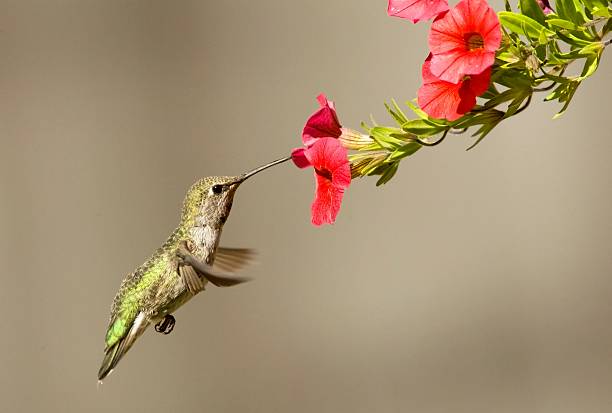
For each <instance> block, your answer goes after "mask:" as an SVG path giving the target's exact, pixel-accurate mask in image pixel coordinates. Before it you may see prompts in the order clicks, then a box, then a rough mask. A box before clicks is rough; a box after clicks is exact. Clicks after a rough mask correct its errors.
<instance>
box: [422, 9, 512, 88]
mask: <svg viewBox="0 0 612 413" xmlns="http://www.w3.org/2000/svg"><path fill="white" fill-rule="evenodd" d="M500 44H501V29H500V24H499V19H498V17H497V14H496V13H495V11H494V10H493V9H492V8H491V7H490V6H489V5H488V4H487V2H486V0H461V1H460V2H459V3H457V5H456V6H455V7H454V8H453V9H452V10H450V11H449V12H447V13H445V14H444V15H441V16H440V17H438V18H437V19H436V20H435V21H434V22H433V23H432V25H431V31H430V32H429V50H430V51H431V53H432V55H433V57H432V59H431V72H432V73H433V74H434V76H437V77H438V78H440V79H441V80H444V81H446V82H450V83H459V82H460V81H461V79H462V78H463V76H465V75H477V74H479V73H482V72H483V71H484V70H485V69H487V68H489V67H491V66H492V65H493V62H494V61H495V52H496V51H497V49H499V46H500Z"/></svg>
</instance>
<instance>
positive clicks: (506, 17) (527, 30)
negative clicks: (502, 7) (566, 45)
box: [499, 11, 554, 41]
mask: <svg viewBox="0 0 612 413" xmlns="http://www.w3.org/2000/svg"><path fill="white" fill-rule="evenodd" d="M499 20H500V21H501V23H502V24H503V25H504V27H506V28H507V29H508V30H510V31H511V32H514V33H516V34H519V35H525V36H527V37H528V38H530V39H532V40H533V41H539V40H540V34H541V33H545V35H546V36H553V35H554V32H552V31H550V30H548V29H547V28H546V27H544V26H542V25H541V24H540V23H538V22H537V21H536V20H534V19H532V18H530V17H527V16H523V15H522V14H518V13H512V12H507V11H500V12H499Z"/></svg>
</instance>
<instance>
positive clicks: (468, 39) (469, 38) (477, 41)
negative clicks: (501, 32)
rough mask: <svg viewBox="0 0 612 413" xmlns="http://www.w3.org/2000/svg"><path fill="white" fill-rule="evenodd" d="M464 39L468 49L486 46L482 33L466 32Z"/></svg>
mask: <svg viewBox="0 0 612 413" xmlns="http://www.w3.org/2000/svg"><path fill="white" fill-rule="evenodd" d="M463 39H464V41H465V48H466V49H467V50H474V49H482V48H484V39H483V38H482V36H481V35H480V33H466V34H464V35H463Z"/></svg>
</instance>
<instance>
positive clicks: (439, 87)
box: [418, 55, 491, 121]
mask: <svg viewBox="0 0 612 413" xmlns="http://www.w3.org/2000/svg"><path fill="white" fill-rule="evenodd" d="M422 73H423V86H421V88H420V89H419V91H418V103H419V106H420V107H421V109H423V110H424V111H425V113H427V114H428V115H429V116H431V117H432V118H438V119H447V120H450V121H453V120H456V119H459V118H460V117H461V116H463V115H464V114H465V113H467V112H469V111H470V110H472V108H473V107H474V106H475V105H476V97H477V96H480V95H482V94H483V93H484V92H485V91H486V90H487V89H488V87H489V82H490V80H491V68H488V69H486V70H485V71H484V72H482V73H480V74H477V75H473V76H470V77H469V78H466V79H465V80H462V81H460V82H459V83H450V82H446V81H444V80H441V79H439V78H436V77H435V76H434V75H433V74H432V73H431V55H430V56H428V57H427V59H426V60H425V63H423V68H422Z"/></svg>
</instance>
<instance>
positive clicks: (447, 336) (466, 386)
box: [0, 0, 612, 413]
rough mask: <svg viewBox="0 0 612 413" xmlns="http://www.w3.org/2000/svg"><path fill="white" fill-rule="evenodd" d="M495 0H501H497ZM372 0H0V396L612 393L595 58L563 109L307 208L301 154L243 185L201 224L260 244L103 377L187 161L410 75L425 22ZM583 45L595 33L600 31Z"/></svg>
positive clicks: (520, 403) (146, 404)
mask: <svg viewBox="0 0 612 413" xmlns="http://www.w3.org/2000/svg"><path fill="white" fill-rule="evenodd" d="M497 6H499V3H498V4H497ZM385 11H386V1H384V0H379V1H373V0H342V1H340V0H338V1H329V0H311V1H306V2H297V1H289V2H288V1H281V0H260V1H246V0H235V1H231V2H220V1H217V2H212V1H207V2H204V1H201V2H196V1H193V2H187V1H175V2H169V1H107V0H97V1H93V0H92V1H88V0H80V1H24V0H19V1H17V0H15V1H4V0H2V1H1V2H0V142H1V143H2V145H1V147H0V183H1V187H0V190H1V197H2V202H1V203H0V229H1V230H0V233H1V235H0V260H1V262H2V267H3V270H2V273H1V277H2V278H1V283H2V287H1V288H0V308H1V310H2V320H1V321H0V325H1V329H2V339H1V340H0V405H1V407H0V410H1V411H4V412H34V411H40V412H43V411H44V412H85V411H87V412H90V411H91V412H109V411H132V412H147V413H154V412H167V411H182V412H199V411H206V412H321V413H323V412H351V413H357V412H454V413H458V412H470V413H474V412H487V413H490V412H513V413H514V412H521V413H528V412H529V413H531V412H542V413H544V412H551V413H553V412H554V413H563V412H604V411H610V409H612V392H610V389H611V386H612V257H611V254H610V246H611V245H612V225H611V222H612V187H611V185H610V176H612V163H611V162H610V153H612V139H611V138H612V136H611V132H610V126H609V124H610V115H611V112H610V109H611V106H610V96H611V94H612V70H611V69H612V62H611V60H610V57H611V56H608V55H606V56H605V57H604V61H603V63H602V65H601V67H600V69H599V71H598V73H597V74H596V75H595V76H594V77H593V78H592V79H590V80H589V81H588V82H586V83H585V84H584V86H583V87H582V88H581V89H580V91H579V93H578V94H577V96H576V98H575V100H574V102H573V104H572V107H571V108H570V110H569V111H568V112H567V114H566V115H565V116H564V117H563V118H561V119H559V120H555V121H552V120H551V117H552V115H553V114H554V112H555V110H556V109H558V108H559V107H558V106H557V105H555V104H543V103H541V102H540V101H537V102H535V103H534V104H533V107H532V108H531V109H530V110H528V111H526V112H525V113H524V114H522V115H520V116H519V117H516V118H515V119H512V120H510V121H508V122H506V123H505V124H503V125H501V126H500V127H499V128H497V130H496V131H494V132H493V133H492V134H491V135H490V137H488V138H487V139H486V140H485V141H484V142H483V143H482V144H481V145H480V146H478V147H477V149H475V150H474V151H471V152H465V151H464V149H465V148H466V147H467V146H468V145H469V144H470V143H471V140H470V139H469V138H468V137H467V136H465V137H463V136H461V137H453V138H452V139H448V141H447V142H445V143H444V144H443V145H441V146H439V147H436V148H434V149H423V150H422V151H420V152H419V153H418V154H417V155H416V156H414V158H412V159H409V160H406V161H405V162H403V164H402V166H401V168H400V171H399V173H398V175H397V176H396V178H395V179H394V180H393V181H392V182H391V183H390V184H389V185H387V186H385V187H384V188H376V187H375V186H374V183H375V181H374V180H373V179H370V180H362V181H357V182H354V185H353V186H352V187H351V188H350V190H349V191H348V193H347V195H346V198H345V202H344V205H343V208H342V211H341V214H340V216H339V219H338V222H337V224H336V225H335V226H333V227H325V228H320V229H316V228H313V227H311V226H310V224H309V219H310V217H309V207H310V202H311V199H312V194H313V186H314V184H313V180H312V177H311V175H310V173H306V172H303V171H299V170H297V169H296V168H293V167H292V166H291V165H283V166H281V167H278V168H275V169H273V170H270V171H266V172H265V173H263V174H261V175H259V176H258V177H257V178H255V179H253V180H252V181H250V182H249V183H248V184H247V185H245V186H244V187H243V188H241V189H240V192H239V193H238V195H237V197H236V202H235V203H234V208H233V212H232V216H231V218H230V220H229V221H228V224H227V225H226V226H225V232H224V235H223V238H222V243H223V244H224V245H228V246H244V247H256V248H257V249H258V250H259V252H260V256H259V264H258V265H257V266H256V267H254V268H252V269H251V270H250V271H248V274H247V275H249V276H251V277H253V278H254V279H255V280H254V281H253V282H251V283H248V284H246V285H244V286H240V287H237V288H233V289H226V290H220V289H215V288H210V289H208V290H207V291H206V293H204V294H202V295H200V296H198V297H197V299H195V300H193V301H192V302H190V303H189V304H188V305H187V306H185V307H184V308H183V309H181V310H180V311H179V312H178V313H177V314H176V316H177V325H176V328H175V330H174V332H173V333H172V334H171V335H169V336H161V335H158V334H155V333H154V332H153V331H149V332H148V333H147V334H146V335H145V336H144V337H143V338H142V339H141V340H140V341H139V342H138V343H137V344H136V346H135V347H134V348H133V349H132V351H130V353H129V354H128V356H127V357H126V358H125V359H124V360H123V361H122V362H121V363H120V365H119V367H118V369H117V370H116V371H115V372H114V374H112V375H111V376H110V377H109V378H108V380H107V381H106V382H105V383H104V385H102V386H97V384H96V372H97V370H98V367H99V363H100V361H101V358H102V350H103V338H104V333H105V328H106V324H107V321H108V313H109V307H110V304H111V300H112V298H113V296H114V294H115V291H116V290H117V288H118V286H119V283H120V281H121V279H122V277H123V276H124V275H125V274H126V273H128V272H130V271H131V270H132V269H133V268H135V267H136V266H137V265H139V264H140V263H141V262H142V261H143V260H144V259H145V258H146V257H147V256H148V255H149V254H150V253H152V251H153V250H154V249H155V248H156V247H157V246H159V245H160V244H161V243H162V242H163V241H164V240H165V238H166V236H167V235H168V234H169V232H170V231H171V230H172V229H173V228H174V226H175V225H176V223H177V221H178V214H179V210H180V205H181V203H182V198H183V195H184V193H185V191H186V189H187V188H188V187H189V185H190V184H191V183H192V182H193V181H195V180H196V179H198V178H199V177H201V176H205V175H214V174H217V175H224V174H237V173H240V172H243V171H245V170H247V169H249V168H251V167H254V166H257V165H259V164H262V163H263V162H266V161H269V160H271V159H274V158H276V157H278V156H281V155H284V154H286V153H287V152H288V151H289V150H290V149H291V148H292V147H294V146H297V145H299V143H300V131H301V128H302V125H303V123H304V121H305V119H306V118H307V117H308V116H309V115H310V113H311V112H312V111H313V110H314V109H315V108H316V105H317V104H316V101H315V96H316V95H317V94H318V93H319V92H326V93H327V94H328V95H329V97H330V98H332V99H333V100H335V101H336V102H337V107H338V109H339V114H340V118H341V120H342V122H343V123H344V124H345V125H347V126H355V127H356V126H358V124H359V121H360V120H363V119H367V118H368V116H369V114H370V113H373V115H374V116H375V117H376V118H377V119H378V120H379V121H381V122H382V121H383V120H384V121H385V122H387V121H388V118H387V117H386V115H385V111H384V108H383V102H384V101H386V100H388V99H390V98H391V97H396V98H397V99H398V100H400V101H403V100H407V99H409V98H412V97H413V96H414V95H415V93H416V89H417V88H418V86H419V70H420V64H421V61H422V59H423V58H424V57H425V55H426V34H427V28H428V25H427V24H421V25H418V26H413V25H412V24H410V23H408V22H403V21H400V20H395V19H391V18H388V17H387V16H386V14H385ZM607 54H610V51H608V53H607Z"/></svg>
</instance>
